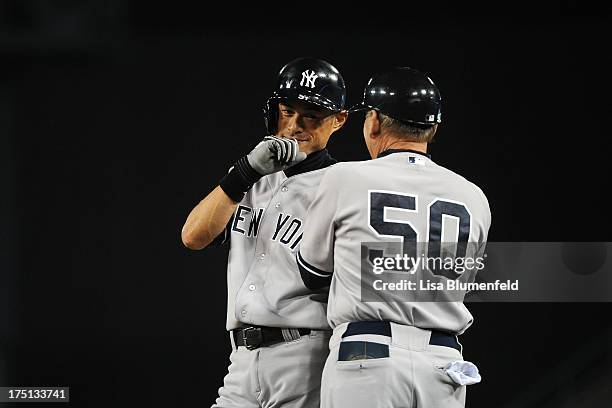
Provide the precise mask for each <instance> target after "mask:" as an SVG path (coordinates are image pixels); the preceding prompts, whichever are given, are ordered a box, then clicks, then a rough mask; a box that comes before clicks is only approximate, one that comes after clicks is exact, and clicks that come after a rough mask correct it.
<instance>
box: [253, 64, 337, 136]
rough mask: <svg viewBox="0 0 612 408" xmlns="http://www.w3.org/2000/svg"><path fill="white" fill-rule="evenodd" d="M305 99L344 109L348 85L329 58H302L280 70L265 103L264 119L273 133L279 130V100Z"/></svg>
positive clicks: (324, 106) (309, 101) (308, 101)
mask: <svg viewBox="0 0 612 408" xmlns="http://www.w3.org/2000/svg"><path fill="white" fill-rule="evenodd" d="M283 100H298V101H304V102H307V103H310V104H313V105H316V106H319V107H322V108H326V109H329V110H330V111H332V112H340V111H341V110H343V109H344V105H345V103H346V87H345V85H344V79H343V78H342V75H340V72H339V71H338V70H337V69H336V67H334V66H333V65H332V64H330V63H329V62H327V61H323V60H320V59H316V58H298V59H296V60H293V61H291V62H290V63H288V64H287V65H285V66H284V67H283V68H282V69H281V70H280V72H279V74H278V79H277V81H276V90H275V91H274V93H273V94H272V96H271V97H270V98H268V100H267V101H266V104H265V106H264V120H265V123H266V129H267V130H268V133H269V134H274V133H276V127H277V121H278V103H279V102H282V101H283Z"/></svg>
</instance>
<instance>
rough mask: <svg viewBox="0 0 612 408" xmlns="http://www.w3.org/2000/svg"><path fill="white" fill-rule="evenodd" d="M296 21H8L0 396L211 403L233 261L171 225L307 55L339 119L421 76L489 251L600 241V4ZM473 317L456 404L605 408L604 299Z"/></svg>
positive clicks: (56, 12)
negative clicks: (23, 390) (401, 79)
mask: <svg viewBox="0 0 612 408" xmlns="http://www.w3.org/2000/svg"><path fill="white" fill-rule="evenodd" d="M294 6H295V7H296V10H292V11H291V12H289V11H287V12H284V10H283V9H281V7H283V6H279V8H278V9H277V10H276V12H275V13H271V14H268V17H267V18H264V17H257V18H255V17H253V18H251V19H249V18H248V16H249V13H251V12H252V13H253V16H254V15H255V13H256V12H259V13H261V12H262V10H257V9H256V8H253V9H250V10H241V14H239V15H238V14H236V10H238V9H239V6H237V5H236V6H235V10H233V11H232V10H225V11H224V12H217V11H213V9H211V8H207V9H189V8H186V7H182V6H178V5H176V6H173V7H172V6H170V3H166V2H162V3H161V4H159V5H154V4H144V3H143V4H141V3H138V2H136V1H119V0H116V1H105V2H104V1H81V2H76V1H64V2H47V1H33V0H27V1H26V0H22V1H18V0H13V1H2V2H0V27H1V29H0V62H1V66H0V72H1V73H2V76H1V77H0V81H1V82H0V123H1V124H2V126H1V127H0V131H1V134H0V183H1V189H0V226H1V230H0V244H1V246H0V249H1V252H0V386H17V385H23V386H25V385H31V386H36V385H38V386H51V385H61V386H70V387H71V400H72V401H71V403H72V406H79V407H85V406H87V407H107V406H134V405H135V404H142V405H147V406H180V407H183V406H185V407H186V406H195V405H198V406H209V405H210V404H211V403H212V402H213V401H214V398H215V397H216V392H217V388H218V387H219V386H221V384H222V379H223V376H224V375H225V373H226V371H227V363H228V355H229V351H230V346H229V342H228V337H227V333H226V332H225V328H224V326H225V306H226V294H225V293H226V286H225V263H226V256H227V249H211V250H204V251H200V252H192V251H189V250H187V249H185V248H184V247H183V246H182V244H181V241H180V229H181V226H182V224H183V222H184V220H185V218H186V216H187V214H188V213H189V211H190V210H191V208H192V207H193V206H194V205H195V204H196V203H197V202H198V201H199V200H200V199H202V198H203V197H204V196H205V195H206V194H207V193H208V192H209V191H210V190H211V189H212V188H213V187H214V186H215V184H216V183H217V182H218V180H219V178H220V177H221V176H222V175H223V174H224V172H225V171H226V169H227V168H228V167H229V166H230V165H231V164H232V162H233V161H234V160H235V159H237V158H238V157H240V156H241V155H244V154H245V153H247V152H248V151H249V150H250V149H251V148H252V146H254V144H255V143H256V142H257V141H258V139H260V138H261V137H262V136H263V135H264V128H263V120H262V117H261V107H262V105H263V103H264V101H265V100H266V98H267V97H268V96H269V94H270V93H271V92H272V87H273V85H274V80H275V75H276V74H277V72H278V71H279V70H280V68H281V67H282V66H283V65H284V64H285V63H286V62H288V61H290V60H292V59H294V58H296V57H299V56H314V57H319V58H324V59H327V60H329V61H330V62H332V63H333V64H334V65H336V66H337V67H338V68H339V69H340V71H341V72H342V74H343V76H344V78H345V80H346V82H347V84H348V93H349V102H350V103H351V104H352V103H356V102H357V101H358V100H359V98H360V97H361V93H362V89H363V86H364V85H365V83H366V82H367V79H368V78H369V76H370V75H371V73H372V72H374V71H377V70H380V69H381V68H383V67H386V66H389V65H409V66H413V67H415V68H418V69H420V70H422V71H425V72H427V73H428V74H429V75H430V76H431V77H432V78H433V79H434V81H435V82H436V83H437V85H438V86H439V88H440V89H441V92H442V95H443V98H444V107H443V112H444V113H443V119H444V123H443V124H442V126H441V127H440V129H439V133H438V137H437V142H436V143H434V144H432V145H431V147H430V152H431V153H432V155H433V159H434V160H435V161H436V162H438V163H439V164H441V165H443V166H445V167H448V168H450V169H453V170H455V171H456V172H458V173H460V174H461V175H463V176H465V177H466V178H467V179H469V180H471V181H473V182H475V183H476V184H477V185H479V186H480V187H481V188H482V189H483V190H484V192H485V193H486V195H487V197H488V198H489V202H490V205H491V209H492V214H493V223H492V227H491V231H490V236H489V238H490V240H491V241H611V239H610V235H609V234H610V232H609V231H610V230H609V227H610V221H611V217H612V216H611V213H610V211H609V201H608V200H607V198H606V196H605V193H606V191H607V190H608V188H607V186H608V185H609V180H608V179H609V177H610V164H609V155H610V150H611V149H610V147H609V140H608V138H609V136H610V131H609V129H608V126H609V118H610V114H611V113H612V103H611V102H610V95H611V92H610V91H611V90H612V89H611V88H612V86H611V85H612V80H611V79H610V72H612V64H611V56H610V49H609V48H610V46H609V37H610V31H611V30H610V24H611V23H612V18H611V17H612V11H611V9H610V8H609V7H607V8H606V7H605V6H599V7H593V6H592V5H587V4H585V3H582V2H581V3H578V2H572V1H566V2H559V3H554V4H551V3H549V4H546V5H539V6H536V5H531V6H530V7H527V6H525V9H524V10H523V9H521V10H513V9H511V8H509V7H504V6H500V9H499V10H498V11H497V12H495V13H492V14H486V13H484V11H483V10H480V9H478V10H477V9H474V10H466V9H457V10H453V12H440V11H439V10H431V9H428V7H427V6H421V7H422V10H419V11H418V12H417V11H416V10H413V9H410V10H408V11H402V10H401V9H398V10H394V9H387V10H386V11H385V10H383V9H382V6H381V5H379V4H375V5H365V6H354V7H356V8H358V9H359V10H343V9H341V8H339V7H338V8H329V9H321V7H324V5H320V4H319V5H317V4H316V3H312V4H311V3H308V4H306V3H303V4H302V3H300V4H295V5H294ZM208 7H211V6H208ZM233 7H234V6H233ZM330 7H331V5H330ZM351 7H353V6H351ZM351 11H352V12H356V11H357V12H359V13H358V14H356V15H355V16H354V17H352V16H351V13H350V12H351ZM383 11H385V12H383ZM485 11H486V10H485ZM361 119H362V118H361V117H359V116H354V117H351V119H350V120H349V123H348V124H347V125H346V126H345V128H344V129H343V130H342V131H341V132H339V133H338V134H336V135H334V136H333V138H332V140H331V142H330V145H329V149H330V151H331V153H332V154H333V155H334V156H336V157H337V158H338V159H340V160H361V159H366V158H367V151H366V149H365V146H364V144H363V141H362V135H361ZM610 289H611V290H612V288H610ZM468 307H469V308H470V310H471V311H472V313H473V314H474V316H475V318H476V320H475V323H474V325H473V326H472V327H471V328H470V329H469V330H468V332H467V333H466V334H465V335H464V336H463V337H462V342H463V344H464V347H465V352H464V355H465V358H466V359H468V360H471V361H474V362H476V363H477V364H478V366H479V368H480V370H481V373H482V375H483V378H484V380H483V382H482V383H481V384H479V385H475V386H471V387H470V388H469V389H468V404H467V405H468V406H470V407H488V406H501V407H569V406H576V405H578V404H580V406H581V407H583V408H586V407H600V406H607V405H609V401H610V400H612V391H610V388H611V387H610V382H611V380H612V369H611V368H610V365H611V364H612V358H611V351H612V337H611V335H610V333H611V330H612V323H611V320H610V317H609V316H610V312H611V311H612V307H611V304H609V303H580V304H579V303H573V304H569V303H568V304H561V303H556V304H551V303H540V304H535V303H532V304H525V303H521V304H512V303H471V304H469V305H468ZM373 392H375V390H373ZM19 406H21V407H24V406H25V405H19Z"/></svg>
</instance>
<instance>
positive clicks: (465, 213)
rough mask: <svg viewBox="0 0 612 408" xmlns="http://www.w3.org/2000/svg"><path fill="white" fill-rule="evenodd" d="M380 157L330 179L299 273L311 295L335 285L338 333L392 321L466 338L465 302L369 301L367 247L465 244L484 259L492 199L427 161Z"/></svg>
mask: <svg viewBox="0 0 612 408" xmlns="http://www.w3.org/2000/svg"><path fill="white" fill-rule="evenodd" d="M381 156H382V157H381ZM381 156H379V158H377V159H375V160H369V161H364V162H349V163H339V164H336V165H334V166H332V167H331V168H330V169H329V170H328V171H327V172H326V174H325V176H324V177H323V179H322V181H321V185H320V187H319V190H318V192H317V196H316V197H315V199H314V201H313V203H312V205H311V207H310V209H309V212H308V222H307V223H306V226H305V230H304V238H303V239H302V243H301V247H300V251H299V254H298V256H297V261H298V266H299V267H300V273H301V274H302V277H303V279H304V281H305V283H306V284H307V285H309V286H310V287H313V288H315V287H323V286H325V285H327V284H330V283H331V286H330V291H329V306H328V311H327V314H328V321H329V323H330V325H331V326H332V327H335V326H337V325H339V324H341V323H345V322H358V321H368V320H388V321H392V322H395V323H398V324H404V325H411V326H416V327H419V328H422V329H437V330H444V331H449V332H453V333H457V334H460V333H462V332H464V331H465V329H467V328H468V327H469V325H470V324H471V323H472V321H473V318H472V315H471V314H470V312H469V311H468V310H467V308H466V307H465V306H464V304H463V302H461V301H453V302H363V301H362V300H361V297H360V296H361V290H360V289H361V286H360V284H361V281H360V279H361V269H360V268H361V243H363V242H374V241H381V240H394V239H395V240H398V241H399V240H403V239H408V238H411V239H413V240H414V241H415V242H416V241H419V242H427V241H435V240H438V241H442V242H455V241H459V242H463V241H465V242H471V243H476V244H475V245H472V246H471V248H476V249H475V251H477V252H479V253H482V251H483V250H484V245H485V243H486V239H487V233H488V230H489V226H490V223H491V213H490V210H489V205H488V202H487V199H486V197H485V195H484V194H483V192H482V191H481V190H480V189H479V188H478V187H477V186H476V185H474V184H473V183H471V182H469V181H467V180H466V179H465V178H463V177H461V176H459V175H458V174H456V173H453V172H452V171H450V170H448V169H446V168H444V167H442V166H439V165H437V164H436V163H434V162H433V161H432V160H431V159H430V157H429V156H428V155H424V154H419V153H418V152H413V151H406V150H399V151H397V150H390V151H387V152H384V153H383V154H382V155H381ZM403 237H405V238H403ZM472 256H475V255H472ZM332 276H333V279H332Z"/></svg>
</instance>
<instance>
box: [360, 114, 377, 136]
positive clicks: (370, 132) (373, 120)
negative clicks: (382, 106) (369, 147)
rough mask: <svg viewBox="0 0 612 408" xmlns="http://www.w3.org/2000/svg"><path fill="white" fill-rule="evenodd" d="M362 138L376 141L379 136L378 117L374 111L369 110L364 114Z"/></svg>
mask: <svg viewBox="0 0 612 408" xmlns="http://www.w3.org/2000/svg"><path fill="white" fill-rule="evenodd" d="M363 134H364V136H366V135H367V137H370V138H372V139H376V138H377V137H378V136H379V135H380V117H379V116H378V112H376V111H375V110H373V109H372V110H369V111H368V112H367V113H366V117H365V121H364V122H363Z"/></svg>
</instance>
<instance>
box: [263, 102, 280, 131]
mask: <svg viewBox="0 0 612 408" xmlns="http://www.w3.org/2000/svg"><path fill="white" fill-rule="evenodd" d="M277 102H278V100H277V99H276V98H269V99H268V100H267V101H266V104H265V105H264V108H263V116H264V123H265V125H266V131H267V132H268V134H269V135H275V134H276V130H277V129H276V128H277V125H278V103H277Z"/></svg>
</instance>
